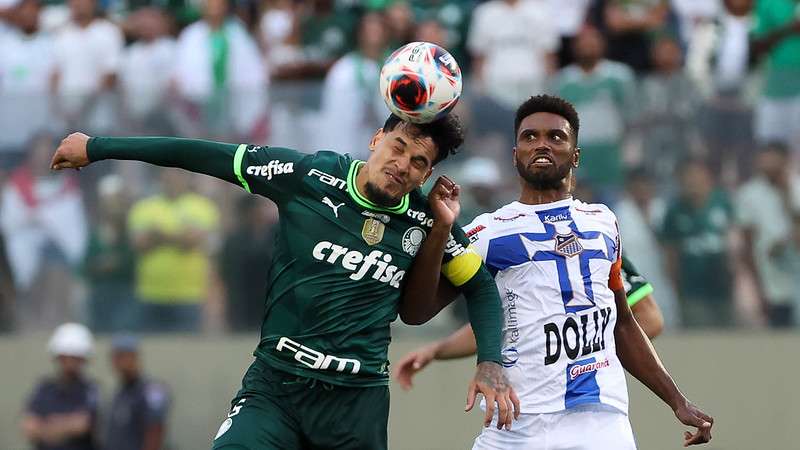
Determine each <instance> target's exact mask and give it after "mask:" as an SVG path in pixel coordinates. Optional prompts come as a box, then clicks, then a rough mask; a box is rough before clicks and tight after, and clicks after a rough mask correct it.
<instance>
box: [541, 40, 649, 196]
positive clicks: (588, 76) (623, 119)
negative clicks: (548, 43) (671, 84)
mask: <svg viewBox="0 0 800 450" xmlns="http://www.w3.org/2000/svg"><path fill="white" fill-rule="evenodd" d="M605 49H606V43H605V40H604V39H603V36H602V35H601V34H600V32H599V31H597V29H596V28H592V27H588V26H587V27H584V28H583V29H582V30H581V32H580V33H579V34H578V35H577V36H576V38H575V49H574V55H575V61H576V62H575V64H573V65H571V66H568V67H566V68H564V69H562V70H561V71H560V72H559V73H558V75H557V76H556V77H555V80H554V83H553V90H554V91H555V92H556V94H557V95H559V96H561V97H563V98H565V99H567V100H569V101H570V102H572V104H574V105H575V108H576V109H577V110H578V113H580V116H581V125H582V126H581V136H580V139H581V148H582V149H583V151H582V152H581V165H580V167H579V168H578V172H577V175H578V180H579V181H578V186H582V187H584V188H589V189H591V190H593V191H595V193H596V194H597V195H598V198H599V200H600V201H603V202H609V203H613V201H614V200H615V198H616V196H617V195H618V194H619V192H620V190H621V189H622V183H623V178H624V174H623V165H622V144H623V139H624V137H625V131H626V127H627V123H628V120H629V117H630V115H631V110H632V107H633V105H632V102H633V91H634V90H635V82H634V76H633V72H632V71H631V70H630V68H628V67H627V66H626V65H624V64H622V63H617V62H612V61H609V60H607V59H604V55H605Z"/></svg>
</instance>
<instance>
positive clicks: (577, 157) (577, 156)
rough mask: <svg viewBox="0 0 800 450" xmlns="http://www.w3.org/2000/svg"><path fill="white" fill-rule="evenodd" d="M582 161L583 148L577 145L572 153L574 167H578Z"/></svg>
mask: <svg viewBox="0 0 800 450" xmlns="http://www.w3.org/2000/svg"><path fill="white" fill-rule="evenodd" d="M580 162H581V148H580V147H575V152H574V153H573V154H572V167H578V164H580Z"/></svg>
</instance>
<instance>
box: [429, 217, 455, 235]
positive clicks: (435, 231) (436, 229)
mask: <svg viewBox="0 0 800 450" xmlns="http://www.w3.org/2000/svg"><path fill="white" fill-rule="evenodd" d="M452 229H453V223H447V222H443V221H441V220H439V219H434V220H433V226H431V235H437V236H449V235H450V230H452Z"/></svg>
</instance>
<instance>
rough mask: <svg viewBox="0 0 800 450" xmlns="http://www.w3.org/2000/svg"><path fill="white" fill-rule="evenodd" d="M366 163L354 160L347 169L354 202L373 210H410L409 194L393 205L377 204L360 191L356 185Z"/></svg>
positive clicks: (348, 184)
mask: <svg viewBox="0 0 800 450" xmlns="http://www.w3.org/2000/svg"><path fill="white" fill-rule="evenodd" d="M364 164H365V163H364V161H353V162H352V163H351V164H350V168H349V169H348V171H347V193H348V194H350V198H352V199H353V201H354V202H356V203H358V204H359V206H362V207H364V208H367V209H371V210H373V211H383V212H389V213H393V214H403V213H405V212H406V211H407V210H408V201H409V200H408V199H409V194H406V195H404V196H403V198H402V199H401V200H400V203H398V204H397V205H396V206H393V207H383V206H379V205H376V204H375V203H372V202H371V201H370V200H369V199H368V198H366V197H364V196H363V195H361V192H359V191H358V186H356V177H358V171H359V170H361V167H363V166H364Z"/></svg>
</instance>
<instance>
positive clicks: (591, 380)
mask: <svg viewBox="0 0 800 450" xmlns="http://www.w3.org/2000/svg"><path fill="white" fill-rule="evenodd" d="M596 361H597V360H596V359H594V358H587V359H582V360H580V361H575V362H574V363H572V364H567V392H566V394H565V395H564V407H565V408H567V409H569V408H572V407H574V406H578V405H582V404H584V403H600V386H599V385H598V384H597V378H596V376H597V369H594V370H592V371H590V372H586V373H582V374H580V375H578V376H576V377H575V378H574V379H573V378H572V374H571V372H572V368H573V367H575V366H583V365H586V364H591V363H594V362H596Z"/></svg>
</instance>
